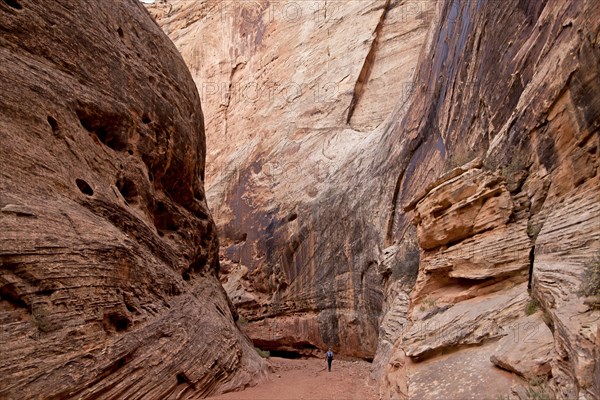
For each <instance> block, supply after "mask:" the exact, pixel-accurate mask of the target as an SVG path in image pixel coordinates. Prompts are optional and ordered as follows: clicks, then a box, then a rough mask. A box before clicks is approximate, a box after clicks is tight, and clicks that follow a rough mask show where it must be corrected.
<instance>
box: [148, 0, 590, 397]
mask: <svg viewBox="0 0 600 400" xmlns="http://www.w3.org/2000/svg"><path fill="white" fill-rule="evenodd" d="M324 3H325V2H323V3H319V2H315V3H306V4H305V5H304V6H305V7H307V8H309V9H308V10H306V9H302V12H301V13H300V14H298V13H296V14H293V16H290V15H286V16H285V17H283V15H285V14H284V12H285V7H286V6H287V7H295V6H290V5H289V4H288V3H285V4H280V5H279V6H280V8H279V9H277V10H276V11H273V10H272V9H271V5H270V4H267V3H266V2H265V3H255V5H257V7H258V8H254V5H253V6H252V7H253V8H251V9H248V8H245V7H243V6H238V8H235V5H234V6H233V10H232V9H231V8H223V7H219V5H222V4H223V3H220V4H219V3H210V2H193V3H191V2H190V3H186V2H176V1H172V2H166V3H163V5H157V6H152V7H151V10H152V12H153V13H154V14H155V15H156V16H157V17H158V20H159V23H160V24H161V26H162V27H163V29H165V31H166V32H167V33H168V34H169V35H170V37H171V38H173V40H174V41H175V43H176V45H177V46H178V48H179V49H180V50H181V51H182V53H183V55H184V58H185V59H186V62H187V63H188V64H189V65H190V66H191V69H192V70H193V71H194V75H195V79H196V84H197V86H198V88H199V90H200V92H201V94H202V95H205V96H210V95H212V96H214V93H218V95H220V96H221V98H222V99H223V100H222V101H221V102H220V103H219V105H218V106H216V105H215V106H214V107H215V108H214V109H211V110H208V109H207V121H208V122H207V125H208V126H209V127H210V128H211V130H214V132H218V134H217V133H215V135H214V136H211V134H210V131H209V138H208V141H209V143H210V141H211V140H214V146H212V148H213V149H215V150H214V153H209V155H208V157H209V159H212V160H214V161H215V162H214V165H215V170H212V171H210V175H209V178H208V179H209V184H208V199H209V204H211V207H213V208H214V210H215V214H216V219H217V222H218V224H219V226H220V227H221V228H222V229H221V232H222V233H221V238H222V247H221V259H222V261H223V263H222V265H223V269H224V271H223V272H224V275H223V282H224V285H225V287H226V288H227V291H228V293H229V294H230V296H231V297H232V300H233V301H234V303H236V305H238V307H239V308H240V310H241V313H242V314H243V315H244V316H246V317H247V319H248V320H249V321H250V322H249V324H248V325H246V328H245V329H246V330H247V331H248V332H249V333H250V335H251V336H252V337H253V339H254V340H255V341H256V342H257V343H260V344H261V345H262V346H265V347H269V348H271V349H278V348H279V349H281V350H285V351H288V350H293V349H296V350H297V351H301V352H303V353H305V354H308V353H311V352H315V351H316V349H314V347H319V348H323V347H326V346H333V347H334V349H335V350H336V351H339V352H342V353H345V354H349V355H356V356H361V357H367V358H370V357H373V354H374V353H375V363H374V372H375V374H376V375H377V376H378V377H381V382H382V395H384V397H393V398H396V397H402V396H411V397H415V398H422V397H423V396H424V395H426V394H427V390H428V388H429V389H430V386H431V385H430V383H431V381H432V379H434V378H435V376H434V375H432V373H434V372H435V371H437V372H438V373H442V372H444V371H447V370H449V369H450V370H452V371H455V372H456V373H457V374H454V375H453V374H447V375H445V381H444V382H443V384H441V385H440V386H439V388H437V389H436V390H439V392H437V394H438V395H442V394H443V395H445V396H446V397H452V395H455V396H456V397H459V396H461V393H458V392H452V390H460V388H464V389H465V390H466V391H467V392H469V391H470V392H472V393H473V395H476V394H477V393H480V392H478V391H480V390H481V388H486V390H487V391H488V393H491V394H494V393H495V394H499V395H504V394H507V391H508V388H510V386H511V385H512V384H517V383H519V382H521V383H522V381H520V380H519V379H520V378H518V377H517V376H516V375H515V374H509V373H505V372H504V371H501V370H500V369H498V368H496V367H495V366H494V364H493V363H492V362H491V361H490V358H492V359H493V360H496V361H495V363H496V365H500V366H502V368H506V369H509V370H511V371H513V372H516V373H517V374H520V375H522V376H525V377H530V376H531V375H530V374H527V373H525V372H524V369H523V368H522V367H521V366H520V365H509V363H511V362H513V361H510V360H515V359H518V357H515V354H517V353H514V354H507V353H505V352H504V351H503V350H502V349H503V348H504V347H502V346H506V343H505V341H504V340H505V339H506V337H507V335H508V329H509V327H510V326H514V325H515V324H516V326H523V324H525V325H526V326H529V325H527V324H529V322H528V321H529V319H528V316H526V315H525V314H526V312H525V309H526V306H527V304H529V302H530V301H531V297H533V298H536V299H537V301H539V302H540V303H541V307H540V311H539V312H538V313H537V314H535V315H534V317H532V318H534V319H535V321H537V322H539V320H540V319H542V320H543V321H546V322H544V324H545V326H546V327H547V328H546V329H548V330H550V332H551V333H552V338H553V339H552V340H553V344H554V348H555V352H552V351H550V352H549V353H544V352H542V353H544V354H542V355H540V364H539V365H532V366H530V367H528V368H534V369H537V370H538V371H541V372H542V373H543V374H548V371H549V370H550V371H551V375H552V381H551V384H552V386H553V388H554V390H555V392H557V393H558V394H560V395H561V396H563V397H567V398H577V396H578V395H581V396H585V397H586V398H594V396H596V397H597V396H598V389H597V382H598V379H597V376H598V370H599V369H598V367H597V362H596V361H595V360H597V359H598V356H597V343H598V338H597V335H598V327H597V311H593V310H592V309H591V308H590V306H589V305H586V302H585V299H583V298H581V297H579V296H578V295H577V294H576V291H577V288H578V286H579V284H580V282H581V277H580V276H581V273H582V271H583V268H584V266H585V265H586V264H588V263H589V261H590V260H591V259H592V257H593V255H594V254H595V253H596V252H597V249H598V243H599V241H598V235H599V231H598V219H599V218H600V216H599V215H598V211H597V207H596V205H595V204H596V203H598V202H597V199H598V195H599V193H598V186H599V185H598V183H599V182H598V179H599V178H598V176H599V175H598V151H599V150H598V147H599V144H598V121H599V119H600V118H599V112H598V110H599V104H598V98H597V96H595V95H593V93H596V92H597V85H598V67H597V66H598V60H599V50H598V37H599V36H598V35H599V25H598V22H597V21H599V20H600V18H598V17H599V15H598V9H597V7H595V6H594V4H593V2H591V1H581V2H562V1H553V0H549V1H534V2H533V1H532V2H522V1H516V0H515V1H510V0H509V1H503V2H495V1H489V0H488V1H486V0H481V1H450V0H448V1H444V2H436V3H430V2H419V4H420V5H421V7H422V8H421V9H420V12H418V13H414V14H412V13H411V15H412V17H409V18H407V19H406V20H405V21H406V24H397V23H395V24H388V22H389V21H392V20H394V18H396V19H395V21H398V20H402V15H404V16H408V15H409V13H408V12H405V13H404V14H394V13H402V10H403V7H408V6H410V5H411V4H415V3H410V2H402V1H398V2H393V1H390V2H387V1H380V2H349V3H347V4H344V8H343V10H342V11H341V12H342V14H341V15H342V16H343V18H340V19H333V18H330V19H327V18H325V19H321V20H319V19H318V18H317V19H316V20H315V19H314V14H312V12H313V11H314V10H315V9H318V10H320V11H323V12H324V11H325V10H324V8H322V7H321V8H319V7H317V5H321V6H325V5H326V4H329V5H332V4H335V2H327V3H326V4H324ZM294 4H296V3H294ZM303 4H304V3H303ZM258 5H260V6H258ZM300 7H302V6H300ZM332 7H333V6H332ZM287 10H288V11H290V10H291V8H288V9H287ZM311 10H312V11H311ZM404 10H407V8H404ZM278 13H279V15H280V17H279V19H278V18H277V17H275V15H278ZM223 15H225V16H224V17H223ZM298 15H300V16H302V18H298ZM307 15H308V16H310V18H306V16H307ZM323 15H325V14H323ZM328 15H329V16H330V17H331V16H332V15H335V13H333V14H332V13H330V14H328ZM415 25H416V26H417V27H418V28H415ZM364 27H367V28H364ZM199 37H202V38H209V39H208V40H209V41H210V42H212V43H215V45H212V46H206V47H205V46H200V45H199V43H198V38H199ZM409 38H410V39H409ZM404 46H407V47H404ZM403 50H405V51H403ZM385 54H387V55H386V56H383V55H385ZM202 59H211V60H214V62H212V63H209V64H208V65H211V67H210V68H208V67H202V64H201V63H199V62H198V60H202ZM383 60H386V61H383ZM204 65H207V64H204ZM413 68H414V71H413ZM378 71H379V72H378ZM383 71H388V73H384V72H383ZM393 71H397V72H393ZM408 71H411V72H410V73H409V72H408ZM399 72H401V74H398V73H399ZM290 77H291V78H290ZM405 77H406V82H408V84H407V87H408V90H406V91H403V89H402V86H403V83H406V82H403V79H405ZM255 82H258V84H259V86H258V87H257V86H253V85H251V86H250V87H251V89H249V86H248V85H249V84H251V83H255ZM290 82H291V83H293V84H302V85H306V86H302V85H300V86H301V88H303V87H308V88H309V89H310V90H308V91H306V90H297V89H298V86H294V85H292V86H290ZM377 82H379V83H377ZM329 83H333V86H326V85H325V84H329ZM221 87H224V88H225V89H224V90H221V89H219V88H221ZM324 87H327V88H329V89H335V90H333V91H327V90H325V92H324V93H326V96H325V98H323V97H319V96H317V97H316V99H317V101H314V99H315V97H314V93H315V90H316V89H317V88H319V89H320V88H324ZM378 88H380V89H378ZM248 90H254V91H253V92H252V91H251V92H248ZM257 90H258V92H260V93H264V92H266V93H268V94H269V96H266V97H265V96H264V95H259V96H257V94H256V91H257ZM249 93H250V94H249ZM317 93H319V94H323V92H321V91H318V92H317ZM373 94H374V95H373ZM311 95H313V96H312V97H311ZM330 95H331V96H332V97H329V96H330ZM249 96H250V97H249ZM369 96H372V97H369ZM389 97H392V98H394V99H395V100H394V101H392V102H390V101H389ZM365 98H368V100H365ZM329 100H333V101H331V102H330V101H329ZM371 102H372V104H370V103H371ZM213 104H216V103H213ZM390 104H393V106H391V105H390ZM369 129H371V130H370V131H369ZM472 160H474V161H473V162H471V161H472ZM413 221H414V222H415V225H414V226H413ZM415 246H418V247H419V249H420V250H418V251H417V253H418V255H415V250H416V247H415ZM417 273H418V276H416V275H417ZM530 283H531V288H532V289H531V294H530V293H529V292H528V286H530ZM413 288H414V290H413ZM587 304H590V303H589V302H588V303H587ZM562 310H565V311H562ZM540 313H543V316H542V315H541V314H540ZM542 317H543V318H542ZM567 320H572V322H570V323H567V322H566V321H567ZM537 322H536V323H537ZM536 326H538V325H536ZM443 328H449V329H443ZM450 328H451V329H450ZM440 330H441V331H448V334H447V335H440V334H439V332H440ZM547 333H548V332H547V331H546V330H544V332H542V333H541V337H542V338H544V340H546V339H547V338H548V336H547ZM544 343H545V345H547V341H546V342H544ZM520 344H522V343H520ZM595 345H596V347H594V346H595ZM375 348H377V350H376V351H375ZM515 350H516V351H518V352H520V353H519V354H523V353H524V352H527V346H515ZM441 353H445V354H441ZM446 356H447V357H446ZM548 357H550V358H551V360H550V361H548ZM419 361H421V363H419ZM432 371H433V372H432ZM461 371H462V372H461ZM482 371H484V372H483V373H482ZM461 374H462V375H461ZM472 374H479V375H478V377H479V378H480V379H472V376H473V375H472ZM409 377H410V379H409ZM457 382H460V383H461V384H459V385H457V384H456V383H457ZM462 383H464V385H462ZM429 394H430V395H431V393H429ZM462 395H463V396H464V393H462ZM434 397H435V396H434Z"/></svg>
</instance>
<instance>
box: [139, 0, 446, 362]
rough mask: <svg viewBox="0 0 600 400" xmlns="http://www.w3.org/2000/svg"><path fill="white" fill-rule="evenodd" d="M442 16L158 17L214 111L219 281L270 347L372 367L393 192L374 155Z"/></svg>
mask: <svg viewBox="0 0 600 400" xmlns="http://www.w3.org/2000/svg"><path fill="white" fill-rule="evenodd" d="M434 6H435V4H434V3H431V2H421V3H418V4H416V3H413V2H408V1H348V2H339V1H333V2H332V1H314V2H313V1H308V2H307V1H302V2H281V3H277V2H266V1H264V2H263V1H259V2H214V1H195V2H190V1H168V2H166V3H162V4H155V5H152V6H149V10H150V12H151V13H152V14H153V15H155V16H156V17H157V21H158V22H159V24H160V25H161V27H162V28H163V29H164V31H165V32H166V33H167V34H168V35H169V36H170V37H171V39H173V41H174V42H175V44H176V46H177V47H178V49H179V50H180V51H181V53H182V55H183V57H184V59H185V60H186V62H187V64H188V66H189V67H190V69H191V71H192V74H193V76H194V79H195V81H196V84H197V86H198V89H199V92H200V95H201V97H202V98H203V101H204V102H203V104H204V111H205V117H206V131H207V143H208V146H207V148H208V154H207V160H208V161H207V165H208V167H207V172H206V176H207V197H208V203H209V205H210V207H211V208H212V210H213V215H214V216H215V219H216V221H217V224H218V227H219V235H220V240H221V264H222V277H223V278H222V279H223V282H224V286H225V288H226V290H227V291H228V293H229V295H230V297H231V299H232V301H233V302H234V304H236V305H237V307H238V308H239V310H240V313H241V314H242V315H243V316H244V317H245V318H247V319H248V320H249V321H250V323H249V324H247V325H246V326H245V330H246V331H247V332H248V333H249V335H250V336H251V337H252V338H253V339H254V340H255V342H256V343H258V344H260V345H261V347H263V348H266V349H271V350H277V349H279V350H281V351H296V352H301V353H303V354H311V353H314V352H315V350H316V348H320V349H323V348H326V347H328V346H331V347H333V348H334V349H335V350H336V351H338V352H342V353H345V354H347V355H354V356H359V357H365V358H372V357H373V355H374V353H375V350H376V347H377V338H378V325H379V316H380V312H381V308H382V299H383V286H382V277H381V275H380V274H379V273H378V268H377V266H378V264H379V259H380V256H381V251H380V249H379V247H381V246H380V245H383V241H384V236H385V234H386V233H385V229H383V228H384V227H386V226H387V220H388V218H389V208H390V203H391V196H392V192H393V188H394V183H393V182H392V183H391V187H390V182H389V181H388V177H387V176H383V175H381V176H378V172H377V171H378V170H379V169H380V168H381V165H380V164H381V163H375V162H374V154H375V153H376V152H377V151H378V148H379V146H380V145H381V141H382V138H383V137H384V135H386V134H387V133H388V129H387V128H386V126H388V125H389V123H386V122H385V121H386V120H387V121H390V120H391V119H395V120H397V119H399V118H400V117H401V116H402V115H403V113H404V112H405V108H404V107H403V102H404V101H405V100H407V99H408V98H409V97H410V93H411V91H412V90H413V87H412V77H413V74H414V70H415V68H416V66H417V58H418V55H419V53H420V50H421V47H422V46H423V43H424V40H425V34H426V32H427V29H428V27H429V23H430V21H431V20H432V16H433V13H434ZM399 101H400V103H399ZM391 115H393V117H391ZM386 124H387V125H386ZM390 161H393V160H390ZM388 162H389V161H387V160H386V161H385V163H388Z"/></svg>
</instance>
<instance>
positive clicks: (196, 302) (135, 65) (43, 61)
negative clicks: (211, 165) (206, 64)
mask: <svg viewBox="0 0 600 400" xmlns="http://www.w3.org/2000/svg"><path fill="white" fill-rule="evenodd" d="M0 26H1V28H0V30H1V31H2V35H1V39H0V71H1V73H0V86H1V87H2V96H1V97H0V136H1V139H0V143H2V144H1V145H0V162H1V164H2V168H0V225H1V227H2V228H1V229H0V320H1V323H0V353H1V354H2V356H1V357H0V376H2V378H1V379H0V397H2V398H12V399H22V398H46V399H47V398H131V399H134V398H140V399H141V398H143V399H170V398H192V397H193V398H197V397H199V396H203V395H207V394H210V393H215V392H221V391H225V390H230V389H233V388H236V387H239V386H241V385H246V384H249V383H251V382H254V381H255V380H256V379H258V378H259V377H260V375H261V371H263V369H264V366H263V362H262V360H261V359H260V358H259V357H258V355H257V354H256V352H255V351H254V349H253V348H252V346H251V344H250V342H249V341H248V340H247V338H245V336H243V334H241V333H240V331H239V330H238V328H237V327H236V324H235V323H234V318H235V317H236V315H235V312H234V311H232V310H233V309H232V307H231V303H230V302H229V301H228V299H227V297H226V295H225V292H224V290H223V288H222V287H221V285H220V283H219V280H218V278H217V270H218V266H219V260H218V245H217V237H216V230H215V226H214V223H213V220H212V218H211V216H210V213H209V211H208V207H207V204H206V199H205V194H204V188H203V179H204V159H205V154H204V153H205V151H206V147H205V141H204V127H203V116H202V111H201V108H200V101H199V97H198V94H197V91H196V88H195V87H194V82H193V81H192V79H191V77H190V75H189V72H188V71H187V69H186V67H185V64H184V62H183V60H182V59H181V57H180V55H179V54H178V53H177V50H176V48H175V47H174V46H173V45H172V43H171V42H170V41H169V40H168V38H167V37H166V36H165V35H164V34H163V33H162V32H161V31H160V28H159V27H158V26H157V25H156V24H155V23H154V22H153V21H152V18H151V17H150V15H149V14H148V13H147V11H146V10H145V9H144V8H143V6H142V5H141V4H138V3H137V2H134V1H127V2H123V1H109V0H90V1H68V0H62V1H55V2H50V3H48V2H34V1H25V0H15V1H4V2H0Z"/></svg>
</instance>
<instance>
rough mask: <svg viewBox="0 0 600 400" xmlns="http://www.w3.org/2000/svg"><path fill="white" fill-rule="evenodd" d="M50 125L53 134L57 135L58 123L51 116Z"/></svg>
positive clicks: (49, 117)
mask: <svg viewBox="0 0 600 400" xmlns="http://www.w3.org/2000/svg"><path fill="white" fill-rule="evenodd" d="M48 124H50V127H51V128H52V133H54V134H56V133H57V132H58V122H57V121H56V119H54V118H53V117H51V116H48Z"/></svg>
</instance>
